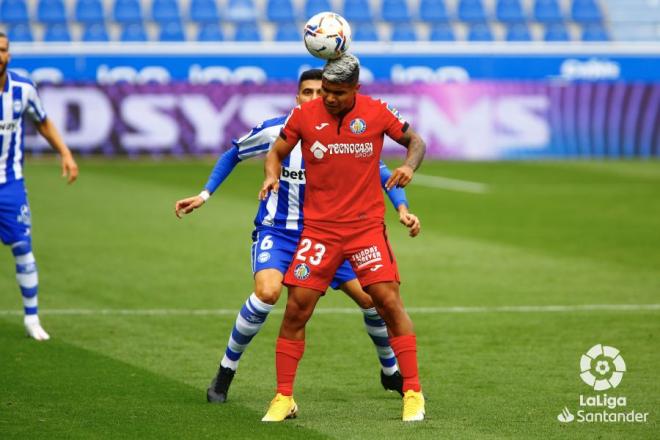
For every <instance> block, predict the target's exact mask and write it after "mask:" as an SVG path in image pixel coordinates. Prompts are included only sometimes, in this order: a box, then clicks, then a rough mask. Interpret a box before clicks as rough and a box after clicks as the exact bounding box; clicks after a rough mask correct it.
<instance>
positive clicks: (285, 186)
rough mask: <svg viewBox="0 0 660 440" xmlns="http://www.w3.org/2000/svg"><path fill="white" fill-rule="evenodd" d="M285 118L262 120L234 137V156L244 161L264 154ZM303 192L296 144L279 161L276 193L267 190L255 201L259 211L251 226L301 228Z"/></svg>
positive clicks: (300, 162) (302, 167) (300, 153)
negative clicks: (278, 178) (280, 162)
mask: <svg viewBox="0 0 660 440" xmlns="http://www.w3.org/2000/svg"><path fill="white" fill-rule="evenodd" d="M286 118H287V116H282V117H278V118H274V119H269V120H267V121H264V122H262V123H261V124H259V125H257V126H256V127H254V128H253V129H252V130H251V131H250V132H249V133H248V134H247V135H245V136H243V137H242V138H240V139H238V140H235V141H234V146H235V147H236V148H238V158H239V159H240V160H244V159H247V158H250V157H255V156H259V155H264V154H266V153H268V151H269V150H270V147H271V145H272V144H273V142H275V139H277V136H279V134H280V131H281V130H282V127H283V126H284V122H286ZM304 194H305V164H304V163H303V160H302V152H301V151H300V144H298V145H296V147H295V148H294V149H293V151H291V154H290V155H289V156H287V157H286V158H285V159H284V161H283V162H282V172H281V174H280V190H279V191H278V192H277V193H273V192H271V193H270V195H269V196H268V198H267V199H266V200H262V201H261V203H260V204H259V211H257V216H256V217H255V219H254V224H255V226H270V227H274V228H277V229H285V230H289V231H301V230H302V226H303V222H302V219H303V215H302V206H303V202H304Z"/></svg>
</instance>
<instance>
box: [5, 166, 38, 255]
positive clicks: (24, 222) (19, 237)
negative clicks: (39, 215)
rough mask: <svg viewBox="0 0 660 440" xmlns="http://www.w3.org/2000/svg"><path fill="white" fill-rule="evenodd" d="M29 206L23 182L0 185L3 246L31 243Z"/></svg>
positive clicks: (16, 181)
mask: <svg viewBox="0 0 660 440" xmlns="http://www.w3.org/2000/svg"><path fill="white" fill-rule="evenodd" d="M31 225H32V222H31V219H30V205H29V204H28V200H27V192H26V191H25V185H24V184H23V180H22V179H21V180H15V181H13V182H9V183H3V184H2V185H0V239H1V240H2V243H3V244H14V243H17V242H19V241H27V242H28V243H30V242H31V241H32V237H31V231H30V229H31Z"/></svg>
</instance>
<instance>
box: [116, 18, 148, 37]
mask: <svg viewBox="0 0 660 440" xmlns="http://www.w3.org/2000/svg"><path fill="white" fill-rule="evenodd" d="M119 39H120V40H121V41H124V42H138V41H147V39H148V38H147V33H146V31H145V30H144V26H143V25H142V23H141V22H140V23H128V24H126V25H124V27H123V28H122V30H121V36H120V37H119Z"/></svg>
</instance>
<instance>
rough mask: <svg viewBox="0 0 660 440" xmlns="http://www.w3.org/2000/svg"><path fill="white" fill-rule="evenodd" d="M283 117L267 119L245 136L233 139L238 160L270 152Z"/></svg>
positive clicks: (280, 127)
mask: <svg viewBox="0 0 660 440" xmlns="http://www.w3.org/2000/svg"><path fill="white" fill-rule="evenodd" d="M284 120H285V117H284V116H281V117H279V118H273V119H269V120H267V121H264V122H262V123H261V124H259V125H257V126H256V127H254V128H253V129H252V130H250V132H249V133H248V134H246V135H245V136H243V137H241V138H239V139H234V140H233V141H232V143H233V145H234V146H235V147H236V148H237V149H238V159H239V160H245V159H248V158H250V157H255V156H261V155H264V154H266V153H268V151H269V150H270V147H271V145H272V144H273V142H274V141H275V139H277V136H278V135H279V133H280V130H281V129H282V124H283V123H284Z"/></svg>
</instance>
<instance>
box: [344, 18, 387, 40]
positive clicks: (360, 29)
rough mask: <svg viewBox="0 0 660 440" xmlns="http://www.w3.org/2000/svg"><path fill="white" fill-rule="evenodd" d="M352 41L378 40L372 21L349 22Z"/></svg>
mask: <svg viewBox="0 0 660 440" xmlns="http://www.w3.org/2000/svg"><path fill="white" fill-rule="evenodd" d="M351 29H352V31H353V40H354V41H378V40H380V38H379V37H378V31H377V30H376V26H374V24H373V23H368V22H363V23H358V24H355V25H353V24H352V23H351Z"/></svg>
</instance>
